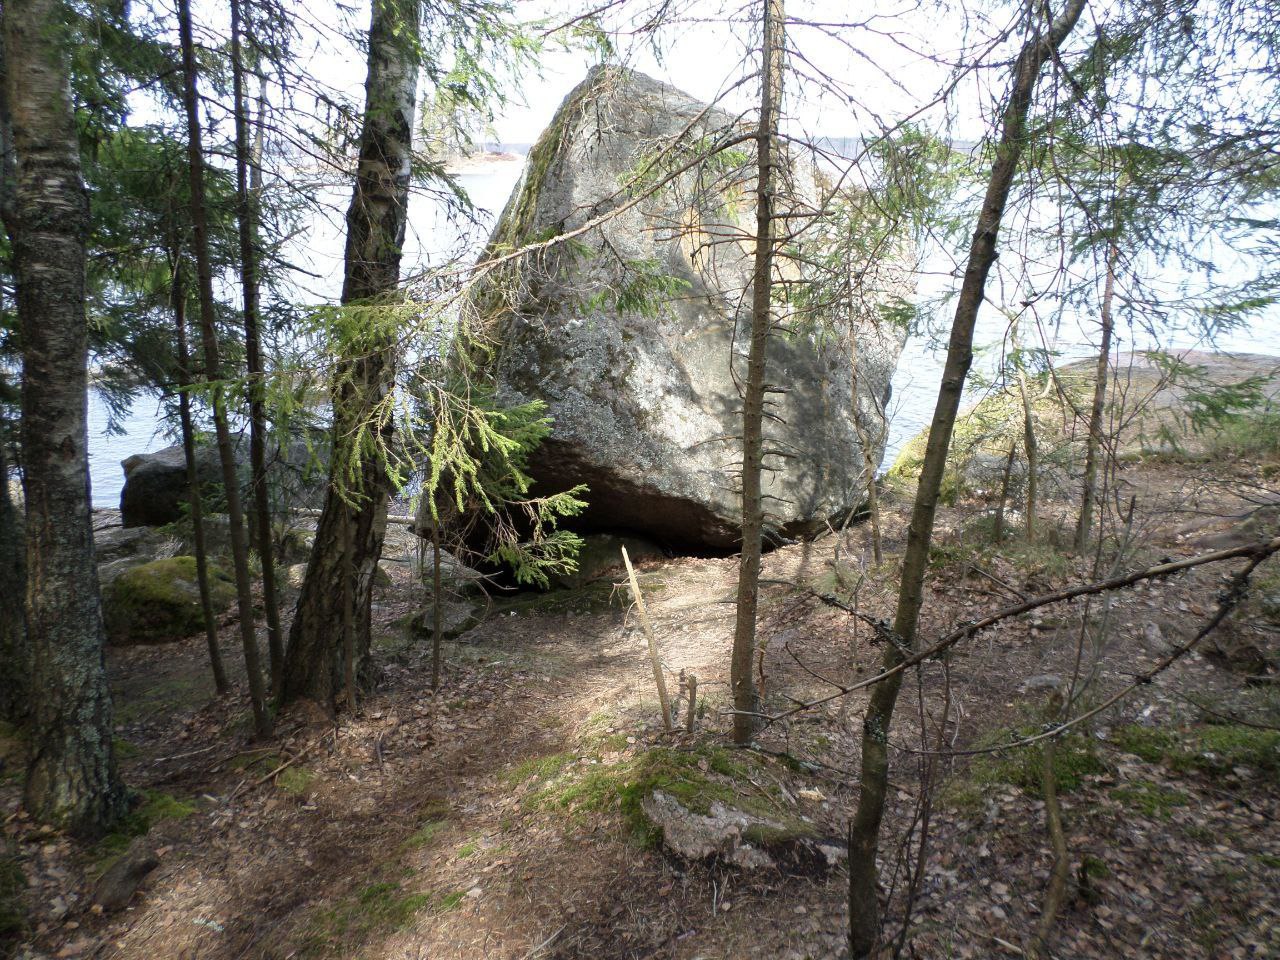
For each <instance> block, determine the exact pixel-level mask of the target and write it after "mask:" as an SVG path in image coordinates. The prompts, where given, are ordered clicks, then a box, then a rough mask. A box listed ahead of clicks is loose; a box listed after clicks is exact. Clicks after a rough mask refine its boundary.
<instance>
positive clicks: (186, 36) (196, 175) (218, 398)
mask: <svg viewBox="0 0 1280 960" xmlns="http://www.w3.org/2000/svg"><path fill="white" fill-rule="evenodd" d="M178 32H179V37H180V42H181V44H182V74H183V84H182V97H183V101H184V106H185V108H186V114H187V158H188V165H189V168H190V170H189V173H190V177H191V236H192V246H193V247H194V253H195V257H196V280H197V286H198V289H199V292H200V339H201V341H202V343H203V346H204V373H205V378H206V380H208V381H209V382H210V383H212V384H213V391H212V392H213V397H212V401H213V402H212V406H213V429H214V435H215V437H216V438H217V442H218V459H219V460H220V461H221V462H222V484H223V487H224V488H225V494H226V498H227V525H228V527H229V528H230V537H231V560H232V564H233V565H234V567H235V576H236V601H237V604H236V608H237V613H238V614H239V617H240V640H241V643H242V645H243V646H244V668H245V672H246V673H247V674H248V679H249V699H250V701H251V703H252V705H253V725H254V730H255V731H256V732H257V734H258V736H260V737H266V736H270V734H271V714H270V712H268V710H267V696H266V690H265V689H264V688H263V684H262V664H261V662H260V659H259V655H258V639H257V637H256V636H255V635H254V625H253V594H252V586H251V581H250V576H249V547H248V544H247V543H246V542H245V527H244V513H243V511H242V510H241V507H240V478H239V477H238V476H237V471H236V458H235V452H234V450H232V447H231V429H230V427H229V426H228V425H227V393H226V390H224V389H223V387H222V385H221V384H220V383H219V379H220V377H221V369H222V364H221V362H220V361H219V359H218V332H217V329H216V327H215V326H214V324H215V318H214V304H213V268H212V266H211V265H210V262H209V225H208V211H207V209H206V207H205V198H204V150H203V147H202V146H201V141H202V139H203V137H202V135H201V129H200V92H199V89H198V80H197V73H196V51H195V40H194V39H193V37H192V31H191V3H190V0H178Z"/></svg>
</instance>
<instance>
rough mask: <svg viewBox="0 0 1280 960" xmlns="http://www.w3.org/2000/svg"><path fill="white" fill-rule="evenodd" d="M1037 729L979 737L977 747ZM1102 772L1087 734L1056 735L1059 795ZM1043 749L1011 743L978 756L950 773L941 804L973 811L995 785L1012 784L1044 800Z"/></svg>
mask: <svg viewBox="0 0 1280 960" xmlns="http://www.w3.org/2000/svg"><path fill="white" fill-rule="evenodd" d="M1038 732H1039V731H1038V730H1036V729H1034V728H1030V727H1027V728H1023V729H1021V730H1018V731H1015V732H1014V734H1013V737H1011V736H1010V734H1009V733H1008V732H1004V731H1002V732H1000V733H996V734H989V735H988V736H986V737H983V738H981V739H980V740H979V741H978V742H977V744H975V748H976V749H980V750H981V749H990V748H993V747H996V746H998V745H999V744H1000V743H1004V742H1008V741H1009V740H1010V739H1012V738H1023V737H1028V736H1034V735H1035V734H1036V733H1038ZM1106 772H1107V765H1106V763H1105V762H1104V761H1103V759H1102V757H1100V756H1099V755H1098V751H1097V749H1096V748H1095V747H1094V745H1093V742H1092V741H1091V740H1089V738H1088V737H1085V736H1083V735H1079V734H1068V735H1066V736H1063V737H1061V738H1059V740H1058V741H1057V744H1056V746H1055V749H1054V757H1053V774H1054V782H1055V784H1056V786H1057V790H1058V792H1059V793H1070V792H1072V791H1073V790H1077V789H1079V788H1080V786H1081V785H1082V784H1083V783H1084V781H1085V778H1087V777H1090V776H1097V775H1099V774H1103V773H1106ZM1043 784H1044V750H1043V748H1042V746H1040V745H1033V746H1027V747H1016V748H1013V749H1010V750H1005V751H1000V752H996V753H988V754H978V755H977V756H975V757H974V758H973V760H972V761H970V763H969V767H968V769H967V770H965V771H963V772H962V773H958V774H956V775H955V776H953V777H952V778H951V779H950V780H949V781H948V782H947V784H946V785H945V786H944V788H943V791H942V799H943V802H944V803H945V804H946V805H947V806H949V807H952V808H953V809H957V810H961V811H970V812H972V811H976V810H978V809H980V808H981V806H982V802H983V801H984V800H985V799H986V797H987V795H988V794H989V793H990V792H991V791H992V790H994V789H996V788H998V787H1002V786H1012V787H1017V788H1019V789H1020V790H1022V791H1024V792H1025V793H1027V794H1030V795H1031V796H1033V797H1036V798H1038V799H1043V798H1044V785H1043Z"/></svg>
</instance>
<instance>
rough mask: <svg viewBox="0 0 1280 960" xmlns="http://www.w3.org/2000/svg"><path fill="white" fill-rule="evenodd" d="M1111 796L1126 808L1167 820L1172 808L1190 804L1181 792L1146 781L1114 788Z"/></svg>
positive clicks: (1189, 800)
mask: <svg viewBox="0 0 1280 960" xmlns="http://www.w3.org/2000/svg"><path fill="white" fill-rule="evenodd" d="M1111 796H1112V797H1113V798H1114V799H1116V800H1118V801H1119V802H1120V803H1122V804H1124V805H1125V806H1126V807H1129V808H1131V809H1133V810H1138V811H1140V812H1142V813H1145V814H1146V815H1147V816H1149V817H1158V818H1160V819H1168V818H1169V816H1170V815H1171V814H1172V813H1173V810H1174V808H1176V807H1185V806H1187V804H1189V803H1190V802H1191V798H1190V797H1188V796H1187V795H1186V794H1185V793H1183V792H1182V791H1181V790H1172V789H1170V788H1169V787H1162V786H1161V785H1160V784H1158V783H1151V782H1149V781H1146V780H1139V781H1137V782H1135V783H1132V784H1130V785H1128V786H1124V787H1116V788H1115V789H1113V790H1112V791H1111Z"/></svg>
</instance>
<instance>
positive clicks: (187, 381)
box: [173, 256, 231, 696]
mask: <svg viewBox="0 0 1280 960" xmlns="http://www.w3.org/2000/svg"><path fill="white" fill-rule="evenodd" d="M173 337H174V343H175V344H176V346H177V353H178V420H179V422H180V423H181V425H182V455H183V458H184V459H185V460H186V464H187V502H188V503H189V504H190V507H191V538H192V541H193V543H192V548H193V549H194V550H195V555H196V582H197V584H198V585H199V587H200V611H201V612H202V613H203V614H204V638H205V643H206V644H207V645H208V648H209V668H210V669H211V670H212V671H213V685H214V688H215V689H216V690H217V691H218V696H223V695H225V694H226V693H227V692H229V691H230V689H231V685H230V684H229V683H228V682H227V671H226V668H225V667H224V666H223V664H222V648H221V647H220V646H219V645H218V620H217V618H216V617H215V616H214V613H213V601H212V599H211V598H210V595H209V551H208V548H207V547H206V546H205V539H204V504H203V503H202V502H201V497H200V471H199V469H198V467H197V466H196V432H195V427H194V426H193V425H192V422H191V383H192V379H193V378H192V376H191V354H190V351H189V350H188V349H187V291H186V289H185V287H184V285H183V283H182V268H181V266H180V265H178V260H177V257H176V256H175V257H174V268H173Z"/></svg>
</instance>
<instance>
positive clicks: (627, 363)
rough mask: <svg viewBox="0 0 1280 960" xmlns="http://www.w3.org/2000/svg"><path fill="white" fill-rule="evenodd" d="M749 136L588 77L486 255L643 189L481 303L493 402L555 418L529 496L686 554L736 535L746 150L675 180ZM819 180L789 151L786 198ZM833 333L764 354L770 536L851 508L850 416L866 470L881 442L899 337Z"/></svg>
mask: <svg viewBox="0 0 1280 960" xmlns="http://www.w3.org/2000/svg"><path fill="white" fill-rule="evenodd" d="M743 133H744V130H743V128H741V127H740V126H738V125H736V121H735V119H734V118H733V117H730V116H729V115H728V114H726V113H724V112H722V111H720V110H717V109H713V108H708V107H707V105H705V104H702V103H699V102H697V101H695V100H693V99H691V98H690V97H688V96H687V95H685V94H683V93H681V92H680V91H678V90H676V89H674V88H672V87H670V86H667V85H665V84H661V83H659V82H657V81H655V80H652V79H650V78H648V77H645V76H643V75H641V74H638V73H635V72H633V71H630V70H625V69H621V68H604V67H601V68H596V69H594V70H593V71H592V72H591V74H590V75H589V76H588V77H587V79H586V80H584V81H583V82H582V83H581V84H580V85H579V86H578V87H577V88H576V89H575V90H574V91H573V92H572V93H571V94H570V95H569V96H568V97H567V98H566V100H565V102H564V103H563V104H562V105H561V107H560V109H559V111H558V112H557V114H556V116H555V119H554V120H553V121H552V123H551V126H550V127H549V128H548V129H547V131H546V132H545V133H544V134H543V136H542V138H541V140H540V141H539V142H538V144H537V145H536V146H535V147H534V149H533V151H532V152H531V153H530V155H529V160H528V164H527V166H526V169H525V173H524V176H523V178H522V180H521V182H520V184H519V185H518V186H517V188H516V190H515V193H514V194H513V195H512V197H511V199H510V201H509V202H508V204H507V207H506V209H505V210H504V212H503V214H502V217H501V219H500V220H499V222H498V224H497V226H496V228H495V230H494V234H493V237H492V239H491V244H490V253H491V254H492V253H500V252H502V251H503V250H509V249H514V248H516V247H519V246H522V245H525V244H528V243H532V242H535V241H537V240H542V239H545V238H547V237H549V236H553V235H555V234H557V233H561V232H565V231H572V230H575V229H577V228H579V227H582V226H583V225H584V224H585V223H587V222H588V221H591V220H593V219H594V218H597V217H600V216H601V215H602V214H604V213H606V212H607V211H610V210H614V209H616V208H617V207H619V206H620V205H624V206H625V205H626V203H628V202H630V201H629V199H628V198H629V197H634V196H637V195H638V194H639V193H646V192H647V195H646V196H644V197H643V198H642V199H640V200H639V201H638V202H636V203H634V205H631V206H629V207H627V208H626V209H624V210H622V211H621V212H618V213H616V215H612V216H610V217H609V218H608V219H606V220H605V221H604V222H603V223H602V224H601V225H600V226H598V227H593V228H592V229H589V230H587V231H586V232H584V233H581V234H579V235H577V236H576V237H575V239H574V241H573V243H572V244H571V245H568V244H559V245H557V246H554V247H551V248H548V249H547V250H546V251H544V252H542V253H540V254H538V255H537V256H536V257H533V258H525V259H524V260H522V261H521V262H520V265H519V267H518V268H516V269H512V270H505V271H503V272H502V273H500V274H499V280H498V282H495V283H494V284H490V285H488V286H487V287H486V288H485V289H484V291H482V292H481V293H480V294H479V296H478V298H477V301H476V302H477V303H478V304H479V305H480V308H481V309H482V310H483V311H484V312H485V314H486V316H487V318H488V319H489V320H490V321H491V322H492V324H493V333H494V337H495V340H496V342H497V345H498V351H497V356H496V360H495V361H494V368H493V370H494V372H495V373H496V379H497V383H498V386H499V395H500V396H502V397H504V399H507V400H510V401H513V402H521V401H527V400H533V399H541V400H544V401H545V402H546V403H547V405H548V408H549V409H548V412H549V414H550V415H551V416H552V417H553V418H554V429H553V433H552V436H551V437H550V438H549V440H548V441H546V442H545V443H544V444H543V446H542V448H541V449H540V450H539V451H538V452H537V453H536V454H535V455H534V457H533V458H532V460H531V463H530V466H531V470H532V473H533V476H534V477H535V479H536V480H537V481H538V482H539V487H538V489H539V490H541V491H548V492H551V491H555V490H561V489H565V488H567V487H569V486H572V485H573V484H577V483H586V484H588V485H589V486H590V488H591V489H590V493H589V494H588V497H587V498H588V500H589V501H590V503H591V507H590V509H589V510H588V511H587V513H586V514H585V515H584V516H583V518H582V524H581V525H582V527H583V528H585V529H603V530H613V531H631V532H636V533H641V534H644V535H647V536H649V537H651V538H653V539H655V540H658V541H659V542H662V543H665V544H668V545H672V546H677V547H694V548H698V547H701V548H709V549H720V550H730V549H733V548H734V547H735V546H736V544H737V541H738V527H739V524H740V509H739V507H740V504H739V498H740V493H739V491H738V471H739V466H740V463H741V458H742V454H741V442H740V440H739V439H738V438H739V437H740V436H741V432H742V427H741V406H742V405H741V400H740V396H741V395H740V391H739V384H740V383H741V382H742V381H743V380H744V379H745V368H746V352H747V341H748V330H749V324H750V300H751V298H750V285H751V276H752V269H753V260H752V250H753V242H754V241H753V239H752V235H753V234H754V231H755V214H754V202H755V200H754V197H755V194H754V183H755V162H754V157H753V149H754V148H753V145H752V143H751V142H750V141H745V142H744V143H742V144H738V145H736V146H734V148H733V149H732V150H730V151H725V152H721V153H719V154H718V155H717V156H718V159H716V160H713V161H711V162H704V163H700V164H694V165H691V169H690V170H688V171H686V172H683V173H673V171H675V170H676V169H677V168H679V167H681V166H684V165H687V164H688V163H689V160H690V158H691V157H693V156H696V155H699V154H701V153H703V152H705V151H706V149H707V145H708V144H710V143H713V142H717V141H720V140H727V139H729V138H735V137H738V136H741V135H742V134H743ZM784 160H785V158H784ZM646 165H652V166H654V169H656V170H658V171H660V172H659V173H654V174H650V175H648V176H649V179H650V181H651V184H650V186H652V183H653V182H660V185H659V186H657V187H656V188H653V189H652V190H651V191H649V188H645V190H639V191H636V190H635V188H634V187H633V188H632V190H633V193H631V194H628V193H627V192H626V190H625V189H624V185H627V184H631V183H633V182H634V181H635V179H636V173H637V171H640V170H642V169H643V168H645V167H646ZM668 176H669V177H670V179H669V181H667V178H668ZM813 179H814V178H813V172H812V170H811V168H808V167H807V166H806V165H804V164H800V163H796V164H794V165H791V164H788V163H786V162H784V163H783V164H782V170H781V180H782V182H783V183H784V185H785V189H784V191H783V192H784V193H786V194H787V195H788V196H789V198H790V199H787V200H786V201H781V200H780V202H779V206H780V209H781V210H782V211H783V212H785V213H793V214H804V213H806V212H811V209H810V205H811V204H812V203H813V202H814V201H813V199H812V198H814V197H815V196H816V188H815V187H814V185H813ZM791 222H792V223H796V222H800V221H791ZM779 269H780V270H781V271H782V272H783V274H784V275H785V274H786V271H787V270H788V269H791V268H790V267H789V266H788V265H787V264H783V265H782V266H780V268H779ZM646 277H647V278H649V279H648V280H645V279H644V278H646ZM654 278H658V279H656V280H655V279H654ZM664 278H669V279H664ZM672 281H674V282H672ZM499 287H501V288H502V289H503V290H504V291H505V292H504V293H502V294H496V293H495V290H496V289H497V288H499ZM495 298H496V301H495ZM643 300H648V301H649V305H645V304H643V303H641V301H643ZM495 302H497V303H498V304H499V305H498V306H497V307H495V306H494V303H495ZM787 319H788V318H787V317H785V316H780V317H779V320H781V321H786V320H787ZM834 327H835V329H833V330H828V331H827V333H828V335H827V336H825V337H822V338H819V337H818V336H816V335H814V334H813V333H812V332H809V331H804V330H801V329H799V327H797V330H796V332H795V333H794V334H793V335H790V336H786V335H777V336H775V337H774V338H773V342H772V344H771V347H770V353H769V372H768V380H769V382H770V384H772V385H774V386H775V387H776V388H777V391H778V392H773V393H771V394H770V402H771V406H770V413H771V414H773V415H774V417H775V418H776V419H775V418H770V419H769V420H768V422H767V423H766V443H765V446H766V450H767V451H769V450H771V451H774V453H773V455H771V456H768V457H767V458H766V471H765V476H764V493H765V496H766V501H765V503H766V510H767V511H768V513H769V514H770V517H769V519H770V522H771V527H772V529H773V530H774V531H777V532H780V533H782V534H784V535H790V536H795V535H803V534H805V533H808V532H812V531H814V530H816V529H819V528H820V527H821V525H822V523H823V521H824V520H826V519H828V518H831V517H835V516H840V515H842V514H844V513H845V512H846V511H848V510H850V509H852V508H854V507H856V506H857V505H858V504H859V503H860V502H861V499H862V495H863V488H864V486H865V484H864V480H863V474H864V461H863V457H862V453H861V446H860V444H859V440H858V433H857V430H856V429H855V423H854V417H855V416H858V417H861V418H862V423H863V425H864V429H865V432H866V434H867V435H868V438H869V439H870V442H871V443H872V445H873V446H874V447H875V449H874V451H873V454H874V455H873V460H874V461H875V462H876V463H878V462H879V458H880V456H881V454H882V451H883V443H884V435H885V421H884V416H883V409H884V404H885V401H886V400H887V396H888V390H889V380H890V378H891V376H892V374H893V368H894V365H895V364H896V362H897V356H898V353H899V351H900V349H901V340H900V338H899V336H898V335H897V334H895V333H887V332H886V333H884V334H883V335H882V334H879V333H877V332H875V331H873V330H872V329H871V328H870V325H869V324H868V326H867V329H865V330H864V329H853V330H851V329H850V325H849V324H847V323H846V324H844V325H843V327H841V326H840V325H839V324H835V325H834ZM855 356H856V362H855ZM855 375H856V385H855ZM855 395H856V396H855Z"/></svg>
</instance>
